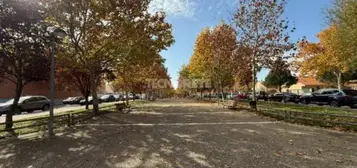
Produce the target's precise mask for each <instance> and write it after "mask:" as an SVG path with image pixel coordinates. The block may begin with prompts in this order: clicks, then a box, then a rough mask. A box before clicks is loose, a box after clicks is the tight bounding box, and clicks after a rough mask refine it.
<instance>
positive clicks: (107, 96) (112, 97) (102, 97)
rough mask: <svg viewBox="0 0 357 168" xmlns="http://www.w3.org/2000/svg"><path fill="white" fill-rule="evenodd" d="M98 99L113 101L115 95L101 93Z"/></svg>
mask: <svg viewBox="0 0 357 168" xmlns="http://www.w3.org/2000/svg"><path fill="white" fill-rule="evenodd" d="M100 100H101V102H115V97H114V96H113V95H103V96H101V97H100Z"/></svg>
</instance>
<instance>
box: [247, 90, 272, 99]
mask: <svg viewBox="0 0 357 168" xmlns="http://www.w3.org/2000/svg"><path fill="white" fill-rule="evenodd" d="M248 97H249V99H253V93H249V96H248ZM255 97H256V99H257V100H264V101H267V100H268V93H267V92H263V91H260V92H255Z"/></svg>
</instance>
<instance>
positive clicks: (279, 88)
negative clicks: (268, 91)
mask: <svg viewBox="0 0 357 168" xmlns="http://www.w3.org/2000/svg"><path fill="white" fill-rule="evenodd" d="M278 90H279V92H280V93H281V86H280V85H279V86H278Z"/></svg>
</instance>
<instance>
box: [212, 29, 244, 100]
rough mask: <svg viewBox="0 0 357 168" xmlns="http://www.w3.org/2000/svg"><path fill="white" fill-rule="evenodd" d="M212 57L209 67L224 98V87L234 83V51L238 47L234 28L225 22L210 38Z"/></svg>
mask: <svg viewBox="0 0 357 168" xmlns="http://www.w3.org/2000/svg"><path fill="white" fill-rule="evenodd" d="M210 42H211V43H210V47H211V52H212V57H211V58H210V59H209V66H210V68H209V69H208V71H209V73H210V74H211V76H212V79H213V80H214V83H215V85H216V88H218V89H219V91H220V93H221V95H222V99H223V100H224V95H223V92H224V91H223V88H225V87H231V86H232V85H233V83H234V77H233V76H234V73H233V72H234V71H233V69H234V66H233V65H234V64H232V62H233V55H234V54H233V53H234V51H235V49H236V47H237V43H236V33H235V31H234V29H233V28H232V27H231V26H230V25H227V24H225V23H221V24H220V25H218V26H216V27H215V28H214V29H213V31H212V33H211V38H210Z"/></svg>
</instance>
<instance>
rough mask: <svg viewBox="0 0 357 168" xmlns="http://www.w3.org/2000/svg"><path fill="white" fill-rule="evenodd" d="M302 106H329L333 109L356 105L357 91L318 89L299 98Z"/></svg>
mask: <svg viewBox="0 0 357 168" xmlns="http://www.w3.org/2000/svg"><path fill="white" fill-rule="evenodd" d="M300 102H301V103H302V104H318V105H330V106H333V107H340V106H350V107H353V108H354V107H356V105H357V90H353V89H320V90H318V91H316V92H313V93H311V94H306V95H303V96H301V97H300Z"/></svg>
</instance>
